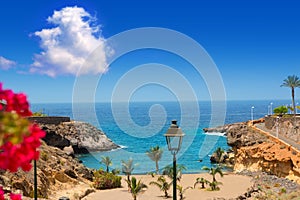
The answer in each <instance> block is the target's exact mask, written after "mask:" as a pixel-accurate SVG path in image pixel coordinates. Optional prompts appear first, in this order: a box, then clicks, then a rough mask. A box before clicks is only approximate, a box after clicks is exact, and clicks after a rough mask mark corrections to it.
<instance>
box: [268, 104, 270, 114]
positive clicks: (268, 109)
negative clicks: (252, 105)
mask: <svg viewBox="0 0 300 200" xmlns="http://www.w3.org/2000/svg"><path fill="white" fill-rule="evenodd" d="M268 115H270V105H268Z"/></svg>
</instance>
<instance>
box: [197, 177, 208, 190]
mask: <svg viewBox="0 0 300 200" xmlns="http://www.w3.org/2000/svg"><path fill="white" fill-rule="evenodd" d="M208 183H209V181H208V180H206V179H205V178H202V177H201V178H197V179H196V182H195V184H194V188H196V185H197V184H201V189H204V188H205V185H204V184H208Z"/></svg>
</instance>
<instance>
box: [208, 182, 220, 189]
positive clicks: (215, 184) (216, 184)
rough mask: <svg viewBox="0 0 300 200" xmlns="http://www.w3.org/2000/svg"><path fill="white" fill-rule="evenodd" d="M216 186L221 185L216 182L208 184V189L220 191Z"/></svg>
mask: <svg viewBox="0 0 300 200" xmlns="http://www.w3.org/2000/svg"><path fill="white" fill-rule="evenodd" d="M218 185H222V183H221V182H218V181H213V182H209V186H210V189H211V190H212V191H215V190H220V188H219V187H218Z"/></svg>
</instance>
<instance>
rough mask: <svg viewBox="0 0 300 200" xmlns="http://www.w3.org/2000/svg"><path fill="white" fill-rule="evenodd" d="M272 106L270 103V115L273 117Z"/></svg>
mask: <svg viewBox="0 0 300 200" xmlns="http://www.w3.org/2000/svg"><path fill="white" fill-rule="evenodd" d="M272 106H273V102H271V103H270V108H271V110H270V113H271V115H273V110H272Z"/></svg>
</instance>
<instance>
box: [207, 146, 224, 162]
mask: <svg viewBox="0 0 300 200" xmlns="http://www.w3.org/2000/svg"><path fill="white" fill-rule="evenodd" d="M227 158H228V156H227V154H226V152H225V150H224V149H222V148H221V147H218V148H217V149H216V150H215V152H214V153H213V154H212V156H211V157H210V161H211V162H212V163H223V162H224V161H225V159H227Z"/></svg>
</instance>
